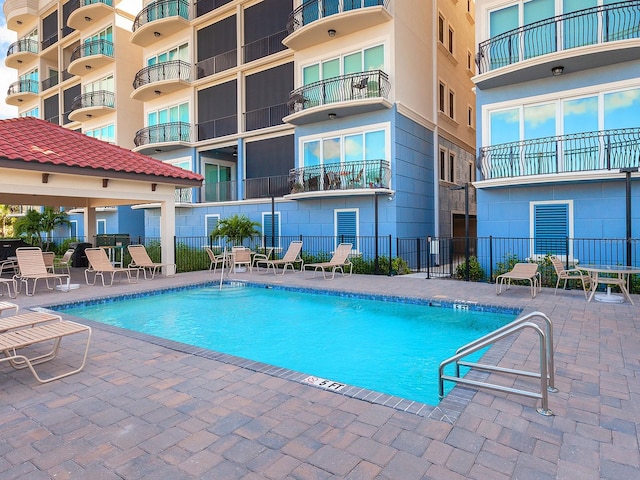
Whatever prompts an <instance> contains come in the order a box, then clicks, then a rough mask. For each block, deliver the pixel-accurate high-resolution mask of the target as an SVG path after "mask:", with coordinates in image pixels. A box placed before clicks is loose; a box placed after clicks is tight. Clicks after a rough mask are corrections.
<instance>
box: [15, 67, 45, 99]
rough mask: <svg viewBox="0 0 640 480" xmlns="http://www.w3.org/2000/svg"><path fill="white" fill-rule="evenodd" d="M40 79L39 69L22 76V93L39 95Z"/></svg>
mask: <svg viewBox="0 0 640 480" xmlns="http://www.w3.org/2000/svg"><path fill="white" fill-rule="evenodd" d="M38 78H39V75H38V69H37V68H36V69H34V70H31V71H30V72H27V73H25V74H22V75H20V76H19V77H18V80H20V92H30V93H38V91H39V89H40V81H39V80H38Z"/></svg>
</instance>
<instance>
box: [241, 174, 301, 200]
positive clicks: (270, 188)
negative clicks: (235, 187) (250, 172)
mask: <svg viewBox="0 0 640 480" xmlns="http://www.w3.org/2000/svg"><path fill="white" fill-rule="evenodd" d="M290 191H291V188H290V187H289V176H288V175H274V176H271V177H259V178H247V179H246V180H245V181H244V198H245V200H247V199H250V198H266V197H270V196H274V197H282V196H283V195H287V194H288V193H289V192H290Z"/></svg>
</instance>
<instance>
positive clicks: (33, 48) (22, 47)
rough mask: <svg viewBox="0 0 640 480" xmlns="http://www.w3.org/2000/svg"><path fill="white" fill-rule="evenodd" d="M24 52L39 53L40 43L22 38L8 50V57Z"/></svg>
mask: <svg viewBox="0 0 640 480" xmlns="http://www.w3.org/2000/svg"><path fill="white" fill-rule="evenodd" d="M22 52H29V53H36V54H37V53H38V42H37V41H36V40H33V39H31V38H21V39H20V40H18V41H17V42H13V43H12V44H11V45H9V48H8V49H7V57H9V56H11V55H13V54H16V53H22Z"/></svg>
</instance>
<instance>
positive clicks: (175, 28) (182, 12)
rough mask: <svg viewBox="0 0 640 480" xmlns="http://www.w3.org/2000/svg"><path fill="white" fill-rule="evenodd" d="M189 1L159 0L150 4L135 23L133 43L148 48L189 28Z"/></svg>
mask: <svg viewBox="0 0 640 480" xmlns="http://www.w3.org/2000/svg"><path fill="white" fill-rule="evenodd" d="M189 18H190V16H189V2H188V1H187V0H157V1H155V2H151V3H149V4H148V5H147V6H146V7H144V8H143V9H142V11H141V12H140V13H139V14H138V16H137V17H136V19H135V20H134V22H133V35H132V36H131V43H133V44H135V45H139V46H141V47H148V46H149V45H151V44H152V43H153V42H156V41H158V40H160V39H161V38H166V37H168V36H169V35H173V34H174V33H176V32H179V31H181V30H183V29H185V28H187V27H189Z"/></svg>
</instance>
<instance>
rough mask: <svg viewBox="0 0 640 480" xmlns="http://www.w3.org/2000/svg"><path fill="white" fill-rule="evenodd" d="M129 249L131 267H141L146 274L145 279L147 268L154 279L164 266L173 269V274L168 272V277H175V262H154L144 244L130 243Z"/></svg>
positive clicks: (145, 275)
mask: <svg viewBox="0 0 640 480" xmlns="http://www.w3.org/2000/svg"><path fill="white" fill-rule="evenodd" d="M127 249H128V250H129V254H130V255H131V263H130V264H129V267H131V268H139V269H141V270H142V272H143V274H144V278H145V280H146V279H147V270H148V271H149V273H150V274H151V280H153V278H154V277H155V276H156V272H157V271H158V270H159V269H161V268H162V267H165V268H167V269H169V268H172V269H173V272H172V273H171V274H169V273H167V277H173V276H174V275H175V274H176V264H175V263H156V262H154V261H153V260H151V257H149V254H148V253H147V249H146V248H145V246H144V245H129V246H128V247H127Z"/></svg>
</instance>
